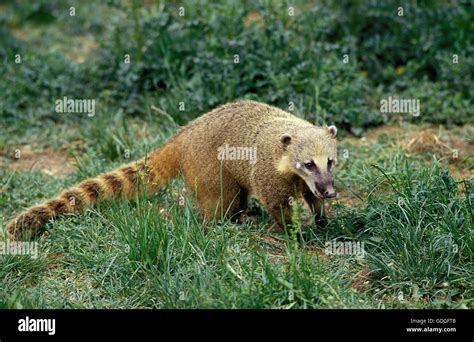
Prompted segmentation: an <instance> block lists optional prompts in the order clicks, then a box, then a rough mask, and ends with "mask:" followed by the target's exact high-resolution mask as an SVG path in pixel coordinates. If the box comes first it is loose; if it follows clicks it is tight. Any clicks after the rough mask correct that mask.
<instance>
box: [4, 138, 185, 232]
mask: <svg viewBox="0 0 474 342" xmlns="http://www.w3.org/2000/svg"><path fill="white" fill-rule="evenodd" d="M173 145H174V144H173V143H172V142H169V143H167V144H166V145H164V146H163V147H161V148H160V149H158V150H157V151H155V152H154V153H152V154H151V155H150V156H149V157H148V158H147V159H146V160H145V159H142V160H139V161H136V162H133V163H130V164H128V165H125V166H122V167H120V168H119V169H117V170H114V171H111V172H108V173H104V174H102V175H99V176H97V177H95V178H90V179H86V180H84V181H82V182H81V183H79V184H78V185H76V186H74V187H72V188H70V189H68V190H66V191H64V192H63V193H61V194H60V195H59V196H58V197H56V198H53V199H50V200H48V201H46V202H44V203H42V204H40V205H37V206H33V207H31V208H29V209H27V210H26V211H24V212H22V213H20V214H19V215H18V216H16V217H15V218H14V219H13V220H12V221H11V222H10V223H9V224H7V226H6V229H7V231H8V233H9V234H10V237H11V238H12V239H15V240H21V239H29V238H32V237H34V236H36V235H37V234H38V232H39V230H40V229H41V228H42V227H43V226H44V225H45V224H46V223H47V222H48V221H49V220H51V219H52V218H57V217H60V216H62V215H64V214H66V213H75V212H82V211H84V210H85V209H87V208H89V207H91V206H92V205H94V204H95V203H97V202H100V201H103V200H107V199H113V198H126V199H130V198H133V196H134V194H135V193H136V192H137V191H138V193H141V192H142V190H143V187H144V186H145V187H146V190H147V192H153V191H156V190H157V189H159V188H161V187H162V186H164V185H166V183H167V182H168V181H169V180H171V179H173V178H175V177H176V176H177V174H178V170H179V155H180V154H179V153H178V151H177V150H176V148H175V147H176V146H173Z"/></svg>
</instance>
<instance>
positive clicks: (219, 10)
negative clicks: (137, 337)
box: [0, 0, 474, 308]
mask: <svg viewBox="0 0 474 342" xmlns="http://www.w3.org/2000/svg"><path fill="white" fill-rule="evenodd" d="M71 6H74V7H75V16H71V15H70V11H71ZM181 6H184V9H185V15H184V16H180V15H179V11H180V7H181ZM399 6H403V8H404V15H403V16H398V15H397V11H398V7H399ZM469 6H470V4H469V1H458V4H457V5H454V4H453V3H452V2H451V1H441V0H439V1H431V2H411V1H407V2H404V3H402V4H400V3H399V2H394V1H393V2H392V1H383V2H374V1H337V2H336V1H317V2H314V3H313V2H311V1H293V2H286V1H275V2H273V1H259V2H252V1H246V2H241V1H225V2H219V3H214V2H212V1H209V2H204V3H201V2H195V1H189V2H186V1H185V2H184V3H180V2H175V1H171V2H163V1H156V2H152V1H145V2H144V3H142V2H141V1H137V0H134V1H117V0H115V1H114V0H111V1H86V2H75V1H55V2H51V1H46V0H32V1H24V2H15V1H7V2H6V3H5V4H2V5H0V13H1V14H0V71H1V74H2V77H1V78H0V93H1V94H2V95H1V97H0V130H1V134H0V148H1V151H2V152H1V155H0V180H1V183H0V184H1V187H0V212H1V214H2V220H3V223H5V222H6V221H7V220H8V219H9V218H10V217H11V216H12V215H13V213H15V212H18V211H20V210H21V209H23V208H26V207H28V206H30V205H32V204H34V203H36V202H39V201H41V200H43V199H45V198H47V197H50V196H53V195H55V194H56V193H58V192H59V191H61V190H62V189H64V188H65V187H67V186H70V185H73V184H74V183H76V182H78V181H79V180H81V179H83V178H85V177H89V176H92V175H96V174H98V173H100V172H103V171H106V170H111V169H113V168H114V167H117V166H118V165H121V164H122V163H124V162H128V161H129V159H127V158H126V157H125V156H128V155H129V157H130V159H132V160H133V159H138V158H140V157H141V156H143V155H144V154H145V153H147V152H149V151H151V150H152V149H154V148H155V147H157V146H159V145H160V144H161V143H163V142H164V141H165V140H166V139H167V138H168V137H169V136H171V134H173V133H174V132H175V131H176V129H177V128H178V126H179V125H184V124H185V123H187V122H188V121H189V120H191V119H193V118H195V117H197V116H199V115H200V114H202V113H203V112H205V111H207V110H209V109H211V108H214V107H215V106H217V105H219V104H222V103H225V102H228V101H234V100H237V99H244V98H245V99H253V100H258V101H262V102H266V103H269V104H273V105H276V106H278V107H280V108H282V109H285V110H289V106H290V102H291V103H293V104H294V112H295V114H296V115H299V116H301V117H304V118H306V119H308V120H311V121H312V122H315V123H318V124H335V125H337V126H338V128H340V132H341V134H340V135H341V139H340V143H339V148H340V152H341V153H340V157H339V165H338V167H337V169H336V187H337V188H338V191H339V195H338V199H337V200H335V201H332V202H331V203H330V204H329V205H328V213H329V216H330V219H329V224H328V226H327V227H326V228H324V229H318V230H315V231H310V232H308V233H307V234H305V235H304V237H303V240H302V241H300V240H299V239H298V238H297V235H298V234H297V232H296V231H295V230H293V231H290V232H288V234H277V233H272V232H269V230H268V224H269V223H270V221H269V218H268V216H267V215H266V213H265V212H264V211H263V210H262V209H261V208H260V206H259V205H258V203H252V208H253V209H254V210H253V211H255V212H257V213H258V215H257V216H256V217H255V220H254V221H252V220H249V222H246V223H244V224H236V223H232V222H214V223H212V224H211V226H210V227H208V229H207V231H205V230H204V229H203V225H202V220H201V218H200V217H199V215H198V214H197V212H196V210H195V208H194V207H193V204H192V199H190V198H188V197H187V196H186V194H185V193H184V192H183V191H182V188H183V183H182V182H181V181H180V180H177V181H175V182H173V183H172V184H170V185H169V186H168V188H167V189H165V190H163V191H161V192H159V193H156V194H149V195H148V196H138V197H137V198H135V199H134V200H133V201H131V202H130V203H124V202H113V203H107V204H103V205H101V206H98V207H96V208H94V209H93V210H90V211H88V212H87V213H85V214H81V215H68V216H67V217H65V218H64V219H60V220H56V221H54V222H51V223H49V224H48V227H47V228H48V231H47V232H46V233H45V234H44V235H43V236H41V237H40V238H39V239H38V240H37V242H38V247H39V256H38V258H37V259H32V258H30V257H26V256H1V257H0V307H2V308H21V307H24V308H25V307H26V308H29V307H33V308H142V307H151V308H474V300H473V298H474V287H473V284H474V260H473V258H474V234H473V232H474V230H473V228H474V222H473V201H474V188H473V180H472V174H473V170H474V162H473V159H472V151H473V148H472V146H473V140H472V137H473V136H474V128H473V118H474V115H473V112H474V111H473V103H472V99H473V98H474V96H473V95H474V94H473V88H472V87H471V86H470V83H471V80H472V78H473V77H472V76H473V75H472V73H473V70H474V58H473V56H472V55H473V54H472V52H473V51H472V49H473V48H472V47H473V44H472V43H473V42H472V34H471V32H472V29H473V23H474V21H473V20H472V10H471V8H470V7H469ZM289 7H294V14H295V15H294V16H291V15H289ZM17 54H19V55H20V57H21V63H15V58H16V55H17ZM345 54H347V55H348V58H349V63H347V64H346V63H344V62H343V61H344V55H345ZM126 55H129V57H130V63H124V60H125V59H126V58H127V56H126ZM236 55H237V56H236ZM453 55H457V58H458V61H459V62H458V63H453ZM236 58H238V63H235V61H236ZM64 96H67V97H70V98H86V99H95V100H96V114H95V115H94V116H92V117H89V116H87V114H71V113H69V114H68V113H64V114H58V113H56V112H55V111H54V108H55V105H54V104H55V101H56V100H57V99H60V98H63V97H64ZM388 96H399V97H400V98H410V99H419V100H420V102H421V115H420V116H419V117H414V116H411V115H409V114H390V113H381V112H380V100H381V99H383V98H387V97H388ZM180 103H183V104H184V108H185V109H184V111H182V110H180ZM386 124H389V126H383V125H386ZM376 126H382V127H380V128H375V127H376ZM426 132H429V135H428V136H429V137H435V138H433V139H434V140H428V141H425V140H423V139H422V137H424V136H425V133H426ZM361 137H362V138H361ZM437 139H438V140H437ZM413 142H415V143H416V144H417V145H416V146H415V145H414V143H413ZM415 147H416V148H415ZM17 149H18V150H20V151H21V152H22V156H23V157H21V158H20V159H18V160H16V159H15V158H14V157H13V156H14V153H15V150H17ZM453 151H456V156H455V157H454V156H453ZM41 153H43V154H44V155H45V156H46V157H45V158H44V160H46V161H47V162H44V161H42V160H41V159H40V158H39V157H38V156H39V155H40V154H41ZM457 154H459V156H458V155H457ZM66 159H68V160H69V162H70V163H72V164H73V165H74V166H75V168H71V170H69V171H68V170H67V169H65V168H64V167H63V163H64V161H65V160H66ZM29 161H31V162H29ZM55 162H56V163H57V164H58V165H59V166H57V167H53V166H54V165H56V164H55ZM48 163H49V164H48ZM51 165H53V166H51ZM69 165H70V164H69ZM69 167H70V166H69ZM300 210H303V211H304V208H302V207H300V206H295V213H294V215H295V217H297V216H299V214H300ZM299 223H301V222H299ZM333 241H339V242H344V241H346V242H350V241H358V242H362V243H364V246H365V256H364V257H363V258H358V257H356V256H355V255H327V254H326V253H325V252H324V251H325V247H326V244H327V243H328V242H333Z"/></svg>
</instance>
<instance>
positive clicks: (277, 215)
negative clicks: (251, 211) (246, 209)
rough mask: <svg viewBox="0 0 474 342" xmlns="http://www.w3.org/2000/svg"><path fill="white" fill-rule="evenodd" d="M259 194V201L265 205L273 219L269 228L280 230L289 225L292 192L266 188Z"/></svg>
mask: <svg viewBox="0 0 474 342" xmlns="http://www.w3.org/2000/svg"><path fill="white" fill-rule="evenodd" d="M266 190H267V191H263V192H262V193H261V194H260V196H259V198H258V199H259V201H260V202H261V203H262V204H263V205H264V206H265V208H266V209H267V211H268V213H269V214H270V216H271V217H272V218H273V220H274V221H275V222H274V224H273V225H272V227H271V230H274V231H279V232H282V231H284V230H285V228H286V229H288V228H290V227H291V216H292V215H291V214H292V210H291V205H290V203H291V202H292V199H293V196H292V194H284V193H279V192H278V191H277V190H276V189H274V190H273V191H271V189H266Z"/></svg>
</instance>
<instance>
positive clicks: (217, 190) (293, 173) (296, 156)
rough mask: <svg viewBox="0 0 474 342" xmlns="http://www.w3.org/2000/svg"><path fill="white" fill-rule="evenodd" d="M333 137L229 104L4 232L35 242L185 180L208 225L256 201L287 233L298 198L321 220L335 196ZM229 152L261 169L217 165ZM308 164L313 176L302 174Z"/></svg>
mask: <svg viewBox="0 0 474 342" xmlns="http://www.w3.org/2000/svg"><path fill="white" fill-rule="evenodd" d="M336 132H337V130H336V129H335V127H333V126H331V127H330V128H322V127H316V126H314V125H312V124H311V123H309V122H307V121H305V120H302V119H299V118H297V117H295V116H293V115H291V114H289V113H286V112H284V111H282V110H280V109H278V108H275V107H271V106H268V105H265V104H261V103H258V102H252V101H244V102H237V103H231V104H227V105H224V106H221V107H219V108H216V109H215V110H213V111H211V112H209V113H207V114H205V115H203V116H201V117H199V118H197V119H196V120H194V121H192V122H191V123H189V124H188V125H187V126H185V127H184V128H182V129H181V130H180V131H179V132H178V133H177V134H176V135H175V136H174V137H173V138H171V139H170V140H169V141H168V142H167V143H166V144H164V145H163V146H162V147H160V148H159V149H157V150H156V151H154V152H153V153H152V154H151V155H149V156H148V158H147V159H146V160H140V161H137V162H134V163H131V164H129V165H126V166H122V167H121V168H119V169H118V170H115V171H112V172H110V173H106V174H103V175H100V176H98V177H96V178H92V179H88V180H85V181H83V182H81V183H80V184H79V185H77V186H76V187H74V188H72V189H70V190H67V191H65V192H63V193H62V194H61V195H59V196H58V197H57V198H55V199H52V200H49V201H48V202H46V203H45V204H43V205H40V206H36V207H32V208H30V209H28V210H27V211H26V212H24V213H22V214H20V215H18V216H17V217H16V218H15V219H14V220H13V221H12V222H11V223H10V224H8V225H7V229H8V231H9V232H10V233H11V234H12V235H13V236H14V237H15V238H17V239H19V238H22V237H24V236H25V235H30V236H33V235H35V234H36V233H37V231H38V230H39V229H40V228H41V227H42V226H43V225H44V224H45V223H46V222H48V221H49V219H51V218H54V217H58V216H60V215H64V214H66V213H73V212H78V211H82V210H84V209H86V208H87V207H89V206H91V205H93V204H95V203H96V202H98V201H101V200H103V199H107V198H112V197H124V198H131V197H132V196H133V195H134V193H135V192H136V191H138V192H142V190H143V189H142V187H143V186H145V188H146V190H147V191H156V190H157V189H159V188H161V187H163V186H164V185H166V183H167V182H168V181H170V180H171V179H173V178H175V177H177V176H178V174H180V173H181V174H182V175H184V178H185V181H186V183H187V186H188V188H189V189H190V190H191V192H192V194H193V195H194V197H195V198H196V200H197V203H198V205H199V207H200V209H201V212H202V214H203V215H204V217H205V218H206V219H212V218H218V219H221V218H223V217H225V216H234V215H237V214H239V213H241V212H242V211H244V210H245V207H246V204H247V200H248V197H249V196H255V197H257V199H258V200H259V201H260V202H261V203H262V204H263V205H264V206H265V207H266V208H267V210H268V211H269V213H270V214H271V215H272V217H273V218H274V219H275V221H276V223H277V225H276V226H277V227H278V228H282V227H283V226H284V224H291V206H290V203H291V200H292V199H293V198H298V197H303V198H304V199H305V200H306V201H307V202H308V204H309V205H310V207H311V208H312V210H313V211H314V212H318V211H320V209H321V205H322V197H321V196H322V195H321V194H322V193H323V192H325V193H326V195H327V194H328V193H332V192H333V188H332V176H331V172H332V169H331V170H330V167H329V166H328V165H329V164H328V159H329V160H332V159H333V160H334V162H335V160H336V157H337V155H336V143H335V139H334V138H335V135H336ZM225 144H228V145H229V146H231V147H232V146H233V147H249V148H253V147H256V148H257V151H256V162H255V163H250V162H249V161H248V160H219V159H218V158H217V157H218V148H219V147H222V146H224V145H225ZM307 160H311V161H312V162H313V163H314V165H315V167H316V169H315V170H314V172H309V171H308V170H304V167H303V168H302V166H301V165H302V164H301V163H303V164H304V163H305V161H307ZM145 165H146V167H145ZM221 189H222V194H221ZM328 189H329V190H328ZM334 194H335V193H334ZM331 197H332V196H331ZM71 199H72V200H73V201H71Z"/></svg>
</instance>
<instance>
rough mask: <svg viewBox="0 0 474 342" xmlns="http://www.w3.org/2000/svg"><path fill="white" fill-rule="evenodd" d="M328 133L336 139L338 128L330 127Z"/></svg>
mask: <svg viewBox="0 0 474 342" xmlns="http://www.w3.org/2000/svg"><path fill="white" fill-rule="evenodd" d="M328 132H329V134H331V137H333V138H335V137H336V135H337V128H336V126H334V125H332V126H329V127H328Z"/></svg>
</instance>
